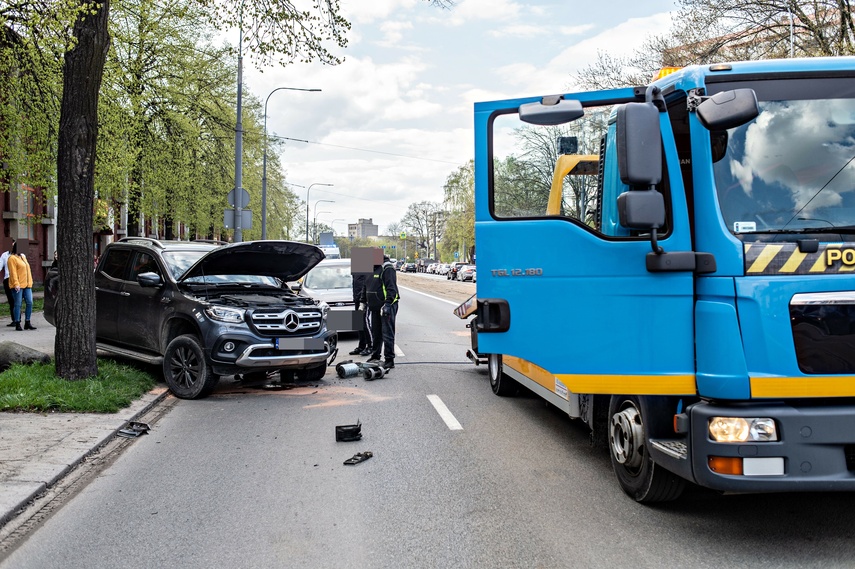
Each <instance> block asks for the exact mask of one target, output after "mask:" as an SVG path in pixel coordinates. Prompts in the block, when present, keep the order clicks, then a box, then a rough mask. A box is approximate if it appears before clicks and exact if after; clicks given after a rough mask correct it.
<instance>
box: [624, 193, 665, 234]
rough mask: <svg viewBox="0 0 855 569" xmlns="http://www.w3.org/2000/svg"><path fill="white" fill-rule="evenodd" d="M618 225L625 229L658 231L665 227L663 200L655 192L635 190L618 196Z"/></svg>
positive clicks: (660, 195)
mask: <svg viewBox="0 0 855 569" xmlns="http://www.w3.org/2000/svg"><path fill="white" fill-rule="evenodd" d="M617 204H618V215H619V216H620V224H621V225H622V226H624V227H626V228H627V229H659V228H660V227H662V226H663V225H665V198H663V197H662V194H660V193H659V192H657V191H656V190H635V191H631V192H624V193H622V194H621V195H619V196H618V199H617Z"/></svg>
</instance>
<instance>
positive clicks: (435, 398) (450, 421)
mask: <svg viewBox="0 0 855 569" xmlns="http://www.w3.org/2000/svg"><path fill="white" fill-rule="evenodd" d="M427 398H428V401H430V404H431V405H433V408H434V409H436V412H437V413H439V416H440V417H442V420H443V421H445V424H446V425H448V428H449V429H450V430H452V431H462V430H463V425H461V424H460V422H459V421H458V420H457V419H455V418H454V415H452V414H451V411H449V410H448V407H446V406H445V403H443V402H442V399H440V398H439V395H428V396H427Z"/></svg>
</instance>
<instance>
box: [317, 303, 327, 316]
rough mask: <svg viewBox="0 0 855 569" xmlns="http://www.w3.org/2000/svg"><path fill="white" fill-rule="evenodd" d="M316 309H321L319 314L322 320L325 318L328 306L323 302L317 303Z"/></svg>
mask: <svg viewBox="0 0 855 569" xmlns="http://www.w3.org/2000/svg"><path fill="white" fill-rule="evenodd" d="M318 308H320V309H321V314H323V316H324V318H326V317H327V312H329V311H330V305H329V304H327V303H326V302H324V301H323V300H319V301H318Z"/></svg>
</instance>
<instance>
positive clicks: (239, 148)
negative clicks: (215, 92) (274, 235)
mask: <svg viewBox="0 0 855 569" xmlns="http://www.w3.org/2000/svg"><path fill="white" fill-rule="evenodd" d="M242 95H243V4H241V12H240V38H239V39H238V83H237V126H236V127H235V196H236V201H235V243H240V242H241V241H243V228H242V227H241V218H242V217H243V203H241V199H240V196H241V194H242V193H243V192H241V190H242V189H243V121H242V120H241V114H243V108H242V104H241V103H242V100H243V99H242Z"/></svg>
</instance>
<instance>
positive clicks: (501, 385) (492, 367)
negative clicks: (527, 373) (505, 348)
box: [487, 354, 519, 397]
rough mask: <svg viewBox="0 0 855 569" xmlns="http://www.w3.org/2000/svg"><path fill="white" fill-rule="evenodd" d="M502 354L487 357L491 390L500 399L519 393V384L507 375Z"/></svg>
mask: <svg viewBox="0 0 855 569" xmlns="http://www.w3.org/2000/svg"><path fill="white" fill-rule="evenodd" d="M503 370H504V366H503V365H502V354H490V355H488V356H487V371H488V372H489V374H490V388H491V389H492V390H493V393H495V394H496V395H498V396H500V397H510V396H513V395H516V394H517V393H518V392H519V384H518V383H517V382H516V381H514V380H513V379H511V378H510V377H508V376H507V375H505V372H504V371H503Z"/></svg>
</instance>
